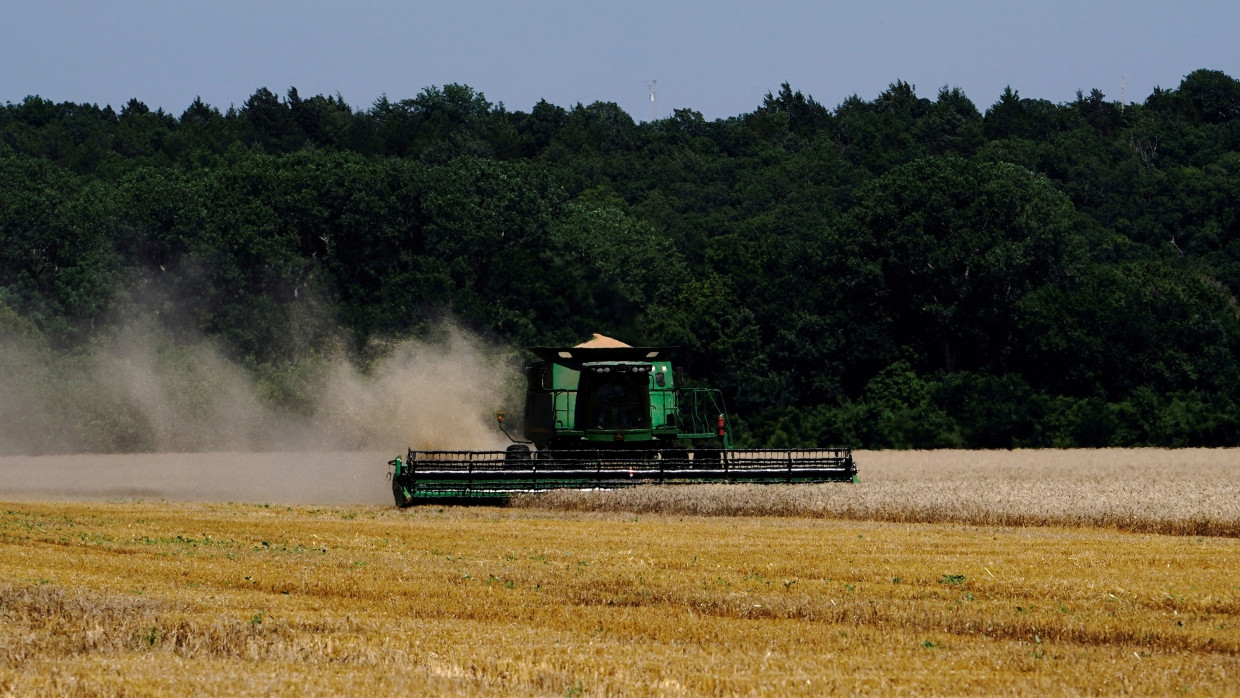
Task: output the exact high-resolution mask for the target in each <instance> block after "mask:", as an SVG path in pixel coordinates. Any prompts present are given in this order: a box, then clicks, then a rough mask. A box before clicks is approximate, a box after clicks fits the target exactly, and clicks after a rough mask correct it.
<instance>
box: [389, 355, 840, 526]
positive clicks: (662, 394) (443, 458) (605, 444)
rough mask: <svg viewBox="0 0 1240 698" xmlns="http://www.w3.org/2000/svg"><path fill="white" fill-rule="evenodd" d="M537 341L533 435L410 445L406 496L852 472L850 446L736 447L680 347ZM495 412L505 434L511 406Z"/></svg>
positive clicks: (830, 476) (829, 477) (717, 400)
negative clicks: (685, 372) (459, 445)
mask: <svg viewBox="0 0 1240 698" xmlns="http://www.w3.org/2000/svg"><path fill="white" fill-rule="evenodd" d="M530 351H531V352H532V353H533V354H534V355H535V356H536V357H538V361H535V362H533V363H531V364H529V365H528V366H526V368H525V379H526V392H525V415H524V420H523V422H522V431H523V435H524V437H525V438H524V439H523V440H520V441H518V442H517V443H514V444H513V445H511V446H509V447H508V449H507V450H505V451H415V450H413V449H409V450H408V451H407V453H406V455H405V457H404V458H403V459H402V458H401V457H399V456H398V457H396V458H394V459H393V460H391V461H390V462H389V465H390V466H392V469H393V470H392V476H391V477H392V493H393V495H394V496H395V499H396V504H397V505H398V506H408V505H410V504H414V503H416V502H418V501H420V500H433V499H439V498H443V497H453V498H458V497H488V498H495V497H504V496H506V495H509V494H512V493H514V492H529V491H537V490H545V489H555V488H565V487H569V488H579V489H594V488H615V487H631V486H633V485H639V484H691V483H706V482H759V483H775V482H784V483H788V482H832V481H850V480H853V479H854V477H855V476H856V473H857V469H856V465H855V464H854V462H853V458H852V452H851V450H850V449H848V448H815V449H737V448H733V444H732V429H731V422H730V420H729V418H728V412H727V409H726V407H725V406H724V402H723V396H722V394H721V393H720V391H719V390H717V389H714V388H686V387H681V386H680V385H679V384H678V380H677V378H678V376H677V373H676V371H674V370H673V368H672V364H671V356H672V354H673V353H674V348H672V347H632V346H628V345H626V344H623V343H621V342H618V341H616V340H613V339H610V338H607V337H602V336H599V335H595V338H594V339H593V340H591V341H589V342H586V343H585V344H580V345H577V346H575V347H534V348H532V349H531V350H530ZM497 418H498V421H499V428H500V429H504V430H505V431H504V433H505V434H508V431H507V429H506V425H505V423H504V414H503V413H502V412H500V413H498V414H497ZM510 438H511V435H510ZM514 440H515V439H514Z"/></svg>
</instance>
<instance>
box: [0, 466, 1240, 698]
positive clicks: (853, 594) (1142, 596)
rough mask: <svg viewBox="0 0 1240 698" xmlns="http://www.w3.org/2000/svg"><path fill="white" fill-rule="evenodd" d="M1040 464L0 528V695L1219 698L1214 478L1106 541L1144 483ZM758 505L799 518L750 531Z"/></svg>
mask: <svg viewBox="0 0 1240 698" xmlns="http://www.w3.org/2000/svg"><path fill="white" fill-rule="evenodd" d="M1037 455H1039V454H1037V453H1032V452H1031V453H1023V454H1022V453H1019V452H1013V453H1006V454H951V453H938V454H929V453H928V454H904V455H902V456H901V455H900V454H889V455H888V454H859V455H858V462H859V467H860V468H861V473H862V478H863V480H862V482H861V483H859V485H856V486H854V485H848V484H834V485H823V486H818V487H816V488H815V487H807V488H800V489H799V490H798V489H797V488H791V489H789V488H787V487H782V488H781V487H768V488H765V489H764V488H756V489H757V490H758V492H759V493H760V494H761V495H762V497H766V498H767V499H765V500H764V499H762V497H757V498H755V496H756V495H754V494H753V493H749V492H748V491H747V489H746V488H733V489H727V488H718V489H723V490H726V491H727V492H732V493H734V494H733V495H732V496H734V497H735V498H736V499H737V500H738V501H748V502H749V503H748V504H744V505H739V504H736V505H732V506H730V507H729V506H725V505H724V504H720V502H726V500H727V499H728V496H727V495H726V492H716V491H715V489H717V488H705V489H700V488H686V487H682V488H669V490H670V491H669V492H665V493H661V492H660V491H659V490H653V489H652V490H651V491H645V492H643V491H641V490H633V491H631V492H624V493H587V494H599V495H612V494H617V495H624V496H634V497H636V496H638V495H640V496H642V497H644V498H646V499H645V500H643V501H653V500H657V499H658V498H659V497H663V498H664V500H666V501H671V502H680V501H681V499H683V498H684V497H686V496H690V495H691V494H692V493H693V492H695V491H698V495H697V496H699V497H700V498H701V499H702V500H704V501H713V502H714V503H713V504H709V505H704V506H699V508H701V509H714V510H716V511H715V513H727V514H729V515H727V516H719V515H702V514H693V513H681V512H673V509H675V508H677V507H679V508H681V509H685V508H692V507H687V505H685V504H683V503H680V504H677V505H676V507H672V506H670V505H668V504H666V501H665V503H664V504H660V505H658V506H659V507H662V508H663V509H665V510H667V511H666V512H665V513H656V512H655V511H645V512H643V511H635V510H627V511H622V510H621V508H620V507H617V506H615V501H614V500H613V501H612V502H611V503H610V504H607V505H606V506H604V507H602V508H603V509H607V508H611V509H613V510H610V511H600V510H593V511H589V510H585V509H584V508H583V506H584V505H583V504H582V503H581V502H577V503H576V504H574V505H573V507H575V509H574V510H564V509H556V508H551V507H549V506H545V504H547V502H544V503H543V504H541V505H530V506H511V507H504V508H497V507H454V506H434V505H431V506H420V507H414V508H411V509H407V510H399V509H396V508H394V507H388V506H373V505H347V506H321V505H320V506H313V507H312V506H275V505H262V504H253V503H213V502H175V501H158V500H156V501H138V500H125V501H108V502H56V503H52V502H34V501H30V502H20V503H6V504H0V695H20V696H25V695H57V696H59V695H71V696H73V695H78V696H110V695H152V696H173V695H175V696H181V695H220V694H226V695H357V694H372V693H379V692H382V693H385V694H387V693H392V694H400V695H444V694H471V695H553V696H560V695H737V694H758V695H770V694H778V695H821V694H823V693H861V694H882V695H936V694H937V695H993V694H995V693H1015V694H1052V695H1079V694H1117V693H1129V694H1138V695H1150V694H1159V695H1165V694H1182V695H1230V694H1234V692H1235V686H1236V685H1240V538H1237V537H1236V536H1235V535H1234V534H1228V533H1226V532H1222V531H1223V529H1221V528H1218V527H1215V528H1209V527H1206V528H1207V530H1208V531H1209V532H1210V535H1204V534H1195V533H1194V534H1190V533H1187V531H1188V529H1187V528H1186V527H1185V526H1184V525H1183V522H1185V521H1193V520H1200V521H1210V520H1211V518H1210V517H1212V516H1215V515H1222V516H1224V517H1225V516H1234V514H1228V512H1229V511H1231V512H1234V509H1227V508H1226V506H1234V499H1233V500H1232V504H1230V505H1229V504H1226V503H1224V504H1220V501H1219V500H1218V499H1217V497H1220V496H1223V494H1225V492H1226V487H1228V486H1230V487H1232V488H1233V494H1234V486H1235V485H1234V482H1235V480H1234V477H1235V476H1234V472H1233V470H1232V469H1231V468H1230V467H1229V466H1228V465H1227V462H1226V458H1223V459H1221V460H1219V456H1220V455H1226V454H1220V453H1211V452H1203V453H1200V454H1196V455H1193V454H1186V453H1179V454H1173V456H1174V457H1179V458H1181V459H1184V461H1183V462H1187V461H1188V460H1190V459H1192V458H1198V457H1200V459H1201V461H1202V462H1201V463H1199V464H1198V465H1195V466H1193V465H1191V463H1190V465H1188V466H1182V469H1181V470H1180V471H1179V475H1180V477H1178V478H1175V479H1176V480H1179V481H1186V482H1187V481H1188V480H1189V478H1188V473H1189V470H1190V469H1191V468H1197V470H1195V471H1193V472H1196V473H1197V475H1196V476H1194V477H1200V478H1204V479H1202V480H1199V481H1197V482H1196V486H1197V487H1198V488H1206V489H1208V488H1210V487H1220V488H1223V490H1222V494H1220V492H1219V491H1213V490H1211V493H1210V494H1209V495H1208V496H1204V497H1203V498H1200V499H1197V500H1192V501H1189V502H1187V503H1183V504H1176V503H1174V502H1168V501H1164V502H1163V503H1162V509H1161V510H1160V511H1146V512H1140V511H1138V512H1137V514H1139V516H1137V515H1134V517H1130V519H1127V521H1129V524H1132V525H1129V524H1125V523H1124V521H1125V520H1124V519H1120V518H1114V517H1117V516H1119V513H1120V512H1122V511H1125V510H1127V509H1128V508H1133V507H1137V506H1138V504H1139V503H1140V502H1141V501H1145V499H1147V498H1150V497H1153V496H1154V494H1153V492H1154V491H1155V490H1159V489H1161V491H1162V492H1163V493H1164V494H1166V493H1168V492H1172V491H1170V490H1168V489H1166V488H1165V487H1164V488H1152V489H1151V488H1145V486H1144V485H1142V486H1138V485H1137V484H1133V483H1130V485H1131V486H1130V487H1129V489H1128V490H1125V489H1124V488H1123V487H1118V488H1116V489H1114V490H1112V489H1107V487H1108V485H1106V483H1108V482H1109V480H1108V478H1114V477H1116V475H1117V473H1123V472H1125V469H1130V470H1131V471H1132V473H1131V474H1134V475H1136V476H1139V477H1130V478H1129V480H1132V481H1133V482H1134V483H1135V482H1140V483H1150V482H1162V481H1163V480H1164V478H1162V476H1159V475H1157V474H1156V473H1155V472H1151V470H1154V471H1156V470H1157V469H1159V468H1161V467H1162V466H1163V465H1165V464H1166V463H1167V458H1166V457H1164V456H1159V455H1158V454H1156V453H1154V452H1148V453H1147V452H1140V453H1139V454H1137V455H1136V456H1135V457H1137V458H1145V457H1148V458H1149V463H1147V464H1142V463H1140V462H1134V461H1133V458H1134V456H1131V455H1128V456H1125V459H1126V460H1127V461H1128V464H1127V465H1124V464H1120V463H1114V462H1113V463H1110V464H1107V463H1101V462H1100V463H1093V464H1090V467H1089V468H1087V469H1082V468H1080V467H1072V466H1071V465H1070V464H1069V462H1068V461H1069V460H1071V459H1069V458H1065V459H1064V462H1063V463H1062V464H1060V465H1056V464H1055V463H1050V464H1049V465H1048V464H1046V463H1039V462H1038V460H1037V458H1036V457H1035V456H1037ZM1040 455H1041V456H1042V457H1044V458H1045V457H1046V456H1048V455H1052V454H1047V453H1042V454H1040ZM1094 455H1096V456H1097V457H1098V458H1100V459H1101V458H1102V457H1103V456H1104V455H1105V454H1104V453H1099V454H1094ZM966 456H967V457H972V458H975V459H987V458H988V459H990V460H989V461H988V462H990V463H991V465H989V466H983V465H979V463H981V460H977V461H975V462H969V461H967V459H966ZM1055 457H1058V456H1057V455H1056V456H1055ZM883 458H889V462H888V463H882V462H881V461H882V459H883ZM936 458H937V459H940V460H938V461H936ZM901 459H903V461H902V462H900V461H901ZM918 459H919V460H920V462H913V461H914V460H918ZM1050 460H1054V459H1053V458H1052V459H1050ZM996 462H997V463H998V467H999V470H993V469H992V470H989V471H988V472H989V473H990V475H992V476H993V479H992V480H990V481H989V482H988V484H987V485H986V486H978V487H973V488H971V489H970V488H967V487H965V486H964V485H963V484H960V482H961V481H960V479H959V478H961V477H962V475H964V474H967V473H968V472H969V471H970V470H971V469H976V468H978V467H994V463H996ZM1212 469H1218V470H1219V472H1215V470H1212ZM919 471H921V473H920V475H918V473H919ZM1022 473H1024V474H1023V475H1022ZM914 476H917V477H919V478H920V480H918V479H917V477H914ZM1166 480H1167V481H1168V482H1170V481H1171V480H1172V478H1166ZM1040 481H1046V482H1048V483H1050V484H1048V485H1045V487H1048V488H1049V489H1043V490H1038V489H1037V487H1038V483H1039V482H1040ZM1065 481H1073V482H1076V483H1077V485H1078V487H1077V489H1078V492H1077V493H1076V496H1075V498H1076V499H1083V500H1086V501H1085V503H1073V499H1074V497H1073V496H1072V495H1071V493H1070V492H1069V489H1068V488H1067V486H1066V485H1065V484H1064V482H1065ZM900 482H904V483H905V490H906V491H904V492H903V493H901V491H900V488H899V487H898V486H897V485H898V484H899V483H900ZM910 482H923V483H924V486H925V487H926V488H928V489H923V490H909V489H908V487H909V485H908V483H910ZM1091 482H1093V483H1094V484H1093V485H1090V483H1091ZM1228 482H1230V483H1232V484H1231V485H1228V484H1227V483H1228ZM936 483H938V484H937V485H936ZM1112 484H1114V483H1112ZM1189 484H1192V483H1189ZM1189 484H1185V487H1189ZM1091 487H1092V488H1093V489H1091ZM867 488H873V489H875V490H878V491H884V490H883V488H892V489H888V490H885V491H887V492H888V493H889V494H890V495H891V496H893V497H903V499H902V500H900V501H901V502H903V504H889V505H888V506H889V509H887V510H884V511H886V514H885V515H872V514H874V512H873V511H870V512H869V513H867V512H865V511H863V510H862V509H856V510H855V511H852V513H848V512H846V511H843V510H840V509H838V508H836V509H830V510H829V509H828V507H838V506H840V505H838V504H837V503H836V502H838V501H839V498H841V497H844V498H866V497H869V498H874V499H871V500H865V499H856V500H850V501H853V502H854V504H852V505H850V506H855V507H856V506H860V505H858V504H856V502H862V501H871V503H872V505H873V506H877V505H878V499H877V498H878V495H877V494H858V493H861V492H866V491H867ZM1022 488H1032V489H1031V491H1032V492H1033V495H1032V496H1033V500H1032V501H1031V502H1030V503H1029V505H1028V506H1029V508H1030V510H1031V511H1032V512H1035V514H1036V515H1037V516H1042V517H1045V518H1044V519H1041V520H1038V519H1036V518H1033V517H1034V516H1035V514H1029V515H1028V516H1027V517H1026V518H1023V519H1021V518H1017V519H1012V520H1010V521H1008V522H1007V523H1004V522H1003V521H1001V520H995V521H985V520H978V521H972V522H970V521H967V520H957V519H969V517H974V518H977V517H979V516H982V515H981V514H979V513H978V512H984V511H1007V512H1009V515H1014V513H1016V512H1018V507H1017V501H1018V500H1019V496H1018V495H1019V493H1020V492H1022V491H1024V490H1023V489H1022ZM1190 489H1191V488H1190ZM699 490H700V491H699ZM781 490H789V492H786V493H785V494H786V495H795V497H794V498H795V499H796V500H797V501H801V502H803V504H800V505H797V506H801V507H806V506H808V507H809V508H810V509H813V508H814V507H815V506H817V505H816V504H812V503H813V502H818V501H822V502H823V505H822V510H821V511H817V512H816V513H809V514H806V515H801V514H798V513H797V511H796V508H795V507H793V508H784V509H780V510H778V511H773V512H768V513H777V514H778V515H777V516H772V515H761V514H760V513H757V512H762V511H763V510H764V509H775V507H773V506H772V505H771V504H770V502H772V501H778V500H780V499H781V498H786V497H783V496H781V495H780V494H779V492H780V491H781ZM801 490H804V491H801ZM815 490H817V491H816V492H815ZM1056 492H1059V493H1060V494H1055V493H1056ZM986 493H990V495H991V496H990V497H988V498H987V497H985V495H986ZM1014 493H1015V494H1014ZM1125 493H1127V494H1125ZM1172 493H1173V492H1172ZM815 494H816V495H817V498H816V499H811V497H813V496H814V495H815ZM1020 496H1023V495H1020ZM1117 497H1118V498H1119V500H1120V501H1119V502H1118V503H1117V502H1115V501H1113V500H1115V499H1116V498H1117ZM1125 497H1126V498H1125ZM544 499H546V498H544ZM979 500H980V502H981V503H977V504H976V505H975V508H973V509H969V508H967V507H966V508H963V509H960V510H959V511H955V512H954V513H952V511H951V508H952V507H962V506H963V503H965V502H977V501H979ZM1061 500H1062V501H1061ZM599 501H606V500H598V501H596V502H595V503H596V504H597V503H599ZM763 502H766V504H763ZM829 502H831V504H828V503H829ZM934 502H939V504H940V506H943V507H945V509H946V510H948V513H947V514H945V515H938V518H937V519H935V518H934V516H935V514H934V511H933V503H934ZM1089 502H1092V504H1090V503H1089ZM552 503H554V502H552ZM914 504H915V505H916V507H913V505H914ZM983 504H985V506H983ZM1220 506H1221V507H1222V508H1218V507H1220ZM901 507H904V509H901ZM910 507H912V508H910ZM650 508H651V509H654V508H657V507H654V506H651V507H650ZM746 511H750V512H755V513H752V514H751V515H743V516H742V515H737V514H742V513H745V512H746ZM900 511H904V512H905V513H904V514H901V513H899V512H900ZM669 512H670V513H669ZM827 512H830V513H827ZM841 512H843V513H841ZM909 512H913V513H915V515H913V514H910V513H909ZM1038 512H1040V513H1038ZM1107 512H1110V513H1109V514H1108V513H1107ZM880 513H881V512H880ZM1101 514H1106V516H1103V517H1102V518H1097V517H1098V516H1100V515H1101ZM992 515H993V514H986V515H985V516H992ZM884 516H886V518H888V519H895V520H882V519H883V518H884ZM1065 516H1067V517H1068V518H1064V517H1065ZM901 517H903V518H901ZM919 517H924V518H928V519H931V521H930V522H919V521H918V519H919ZM1091 517H1093V518H1091ZM1107 517H1112V518H1107ZM1194 517H1196V518H1194ZM1073 522H1075V523H1073ZM1133 522H1136V523H1135V524H1134V523H1133ZM1140 522H1145V523H1140ZM1169 522H1170V523H1169ZM1173 522H1181V523H1173ZM1013 524H1018V525H1013ZM1154 524H1157V526H1162V527H1168V528H1169V529H1170V530H1169V531H1168V532H1172V533H1176V534H1177V535H1164V534H1160V533H1151V532H1140V529H1141V528H1142V527H1143V526H1152V525H1154ZM1226 525H1234V519H1233V523H1232V524H1226ZM1157 526H1155V528H1156V527H1157ZM1125 529H1127V530H1125Z"/></svg>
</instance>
